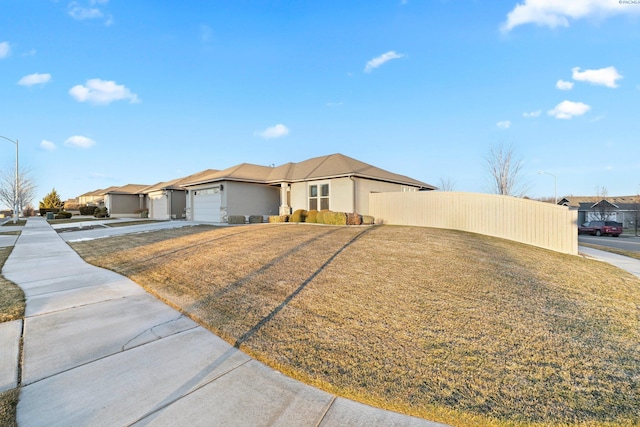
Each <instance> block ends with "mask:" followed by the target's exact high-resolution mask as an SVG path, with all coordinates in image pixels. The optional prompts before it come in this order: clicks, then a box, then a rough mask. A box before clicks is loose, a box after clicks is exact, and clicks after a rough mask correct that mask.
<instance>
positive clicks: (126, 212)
mask: <svg viewBox="0 0 640 427" xmlns="http://www.w3.org/2000/svg"><path fill="white" fill-rule="evenodd" d="M148 186H149V185H147V184H127V185H123V186H122V187H115V188H114V187H111V188H109V189H107V190H105V191H104V192H103V193H102V195H103V196H104V202H103V204H101V206H104V207H106V208H107V210H108V211H109V214H110V215H111V216H112V217H115V218H118V217H130V216H132V214H134V213H135V212H136V211H140V210H142V209H145V208H146V200H145V197H144V194H142V193H141V191H142V190H143V189H145V188H147V187H148Z"/></svg>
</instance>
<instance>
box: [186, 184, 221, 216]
mask: <svg viewBox="0 0 640 427" xmlns="http://www.w3.org/2000/svg"><path fill="white" fill-rule="evenodd" d="M220 199H221V194H220V189H219V188H209V189H207V190H197V191H196V192H195V194H194V196H193V219H194V220H195V221H209V222H220V204H221V203H220Z"/></svg>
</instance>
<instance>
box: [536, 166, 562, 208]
mask: <svg viewBox="0 0 640 427" xmlns="http://www.w3.org/2000/svg"><path fill="white" fill-rule="evenodd" d="M538 173H539V174H541V175H551V176H552V177H553V197H554V198H555V201H556V205H557V204H558V178H557V177H556V176H555V175H554V174H552V173H551V172H545V171H540V172H538Z"/></svg>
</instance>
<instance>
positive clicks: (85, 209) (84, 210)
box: [78, 206, 96, 215]
mask: <svg viewBox="0 0 640 427" xmlns="http://www.w3.org/2000/svg"><path fill="white" fill-rule="evenodd" d="M78 210H79V211H80V215H93V214H94V213H96V212H95V211H96V207H95V206H80V207H79V208H78Z"/></svg>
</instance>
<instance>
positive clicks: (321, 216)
mask: <svg viewBox="0 0 640 427" xmlns="http://www.w3.org/2000/svg"><path fill="white" fill-rule="evenodd" d="M329 212H331V211H330V210H328V209H323V210H321V211H320V212H318V214H317V215H316V222H317V223H318V224H326V222H325V219H324V215H325V214H327V213H329Z"/></svg>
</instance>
